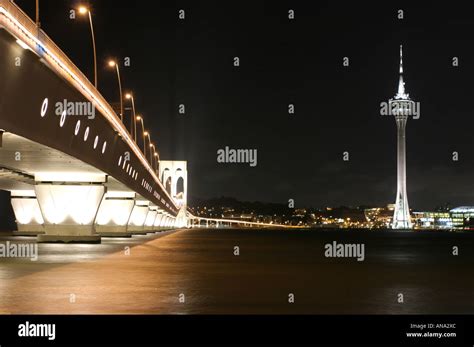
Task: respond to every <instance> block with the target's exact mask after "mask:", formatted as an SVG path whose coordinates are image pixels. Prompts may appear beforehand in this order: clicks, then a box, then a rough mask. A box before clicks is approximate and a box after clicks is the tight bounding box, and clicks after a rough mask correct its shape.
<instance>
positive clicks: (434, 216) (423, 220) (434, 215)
mask: <svg viewBox="0 0 474 347" xmlns="http://www.w3.org/2000/svg"><path fill="white" fill-rule="evenodd" d="M413 221H414V224H415V228H416V229H452V228H453V222H452V219H451V215H450V213H449V212H413Z"/></svg>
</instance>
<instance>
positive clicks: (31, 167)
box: [0, 132, 175, 242]
mask: <svg viewBox="0 0 474 347" xmlns="http://www.w3.org/2000/svg"><path fill="white" fill-rule="evenodd" d="M0 140H1V141H0V143H1V146H0V159H1V161H0V162H1V165H0V189H1V190H7V191H10V192H11V197H12V206H13V210H14V213H15V217H16V221H17V226H18V233H19V234H22V235H38V241H40V242H55V241H58V242H100V237H101V236H120V237H130V236H131V235H132V234H143V233H147V232H155V231H161V230H164V229H166V228H171V227H173V226H174V223H173V222H174V220H175V218H174V217H172V216H171V215H168V214H167V213H165V212H164V211H163V210H161V209H159V208H158V207H157V206H154V205H153V204H150V202H149V201H147V200H146V199H145V198H144V197H143V196H141V195H139V194H137V193H135V192H134V191H133V190H130V189H129V188H127V186H125V185H124V184H122V183H121V182H120V181H118V180H117V179H115V178H113V177H111V176H108V175H106V174H105V173H104V172H102V171H100V170H98V169H96V168H94V167H93V166H91V165H89V164H87V163H84V162H82V161H81V160H79V159H76V158H74V157H72V156H69V155H67V154H65V153H62V152H60V151H58V150H55V149H52V148H50V147H47V146H44V145H41V144H39V143H36V142H34V141H31V140H28V139H26V138H24V137H21V136H18V135H15V134H12V133H9V132H4V133H2V135H1V139H0Z"/></svg>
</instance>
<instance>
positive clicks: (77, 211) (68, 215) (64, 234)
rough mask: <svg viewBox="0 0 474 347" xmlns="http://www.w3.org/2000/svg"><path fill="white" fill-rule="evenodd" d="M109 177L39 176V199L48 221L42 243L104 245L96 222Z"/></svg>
mask: <svg viewBox="0 0 474 347" xmlns="http://www.w3.org/2000/svg"><path fill="white" fill-rule="evenodd" d="M105 182H106V177H105V176H104V175H94V174H83V173H81V174H69V173H45V174H35V186H34V188H35V195H36V198H37V201H38V205H39V207H40V209H41V214H42V216H43V220H44V224H43V226H44V234H40V235H38V242H84V243H100V235H99V234H97V233H96V232H95V225H94V222H95V219H96V216H97V212H98V210H99V206H100V203H101V201H102V198H103V197H104V194H105V190H106V188H105V185H104V183H105Z"/></svg>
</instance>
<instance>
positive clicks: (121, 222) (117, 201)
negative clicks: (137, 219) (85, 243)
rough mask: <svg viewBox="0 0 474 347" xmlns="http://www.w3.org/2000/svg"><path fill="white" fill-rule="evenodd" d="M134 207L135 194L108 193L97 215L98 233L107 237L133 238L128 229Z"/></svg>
mask: <svg viewBox="0 0 474 347" xmlns="http://www.w3.org/2000/svg"><path fill="white" fill-rule="evenodd" d="M134 205H135V193H134V192H121V191H109V192H107V193H106V194H105V196H104V199H103V200H102V202H101V204H100V207H99V212H98V213H97V218H96V226H95V228H96V232H97V233H98V234H99V235H100V236H105V237H131V234H130V233H128V232H127V228H128V220H129V219H130V215H131V214H132V209H133V206H134Z"/></svg>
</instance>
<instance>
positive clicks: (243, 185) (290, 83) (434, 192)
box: [16, 0, 474, 210]
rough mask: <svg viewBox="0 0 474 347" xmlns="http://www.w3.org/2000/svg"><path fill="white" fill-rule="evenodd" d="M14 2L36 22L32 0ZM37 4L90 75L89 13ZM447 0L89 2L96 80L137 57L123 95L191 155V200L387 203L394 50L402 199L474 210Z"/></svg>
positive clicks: (467, 55) (469, 55)
mask: <svg viewBox="0 0 474 347" xmlns="http://www.w3.org/2000/svg"><path fill="white" fill-rule="evenodd" d="M16 2H17V3H19V4H20V6H21V7H22V8H23V9H25V10H26V11H27V13H29V14H31V16H32V17H34V1H33V0H22V1H16ZM40 2H41V22H42V28H43V29H44V30H45V31H46V33H47V34H48V35H49V36H50V37H51V38H52V39H53V40H54V41H55V42H56V43H57V44H58V45H59V46H60V47H61V48H62V49H63V50H64V51H65V52H66V53H67V54H68V55H69V57H70V58H71V59H72V61H73V62H75V63H76V64H77V66H78V67H79V68H80V69H81V70H82V71H83V72H84V73H85V74H86V75H87V76H91V79H92V76H93V64H92V63H93V60H92V46H91V39H90V29H89V26H88V21H87V20H86V19H85V18H78V19H76V20H71V19H69V9H71V8H72V7H74V6H76V5H78V4H79V2H74V1H69V0H67V1H52V0H42V1H40ZM451 4H452V6H449V7H448V6H447V5H446V3H443V4H442V5H443V6H442V5H441V4H440V5H437V4H436V3H434V2H431V1H430V2H417V4H414V3H412V2H406V3H403V2H400V1H396V2H395V1H391V2H389V1H380V2H378V3H375V2H374V3H367V4H362V3H361V2H359V1H331V2H324V1H311V2H310V1H306V2H303V1H287V2H282V1H177V2H173V1H157V0H154V1H145V0H141V1H118V0H97V1H93V2H90V5H91V7H92V11H93V20H94V29H95V31H96V43H97V50H98V61H99V89H100V91H101V92H102V93H103V94H104V96H105V97H106V98H107V99H108V100H109V101H111V102H116V101H118V88H117V81H116V76H115V74H114V71H113V70H110V69H109V68H108V67H107V65H106V62H107V60H108V59H109V58H118V59H123V58H124V57H130V59H131V66H130V67H124V66H122V67H121V73H122V78H123V85H124V89H126V90H132V91H133V92H134V94H135V100H136V105H137V110H138V112H139V113H141V114H143V116H144V118H145V125H146V127H147V128H148V129H149V130H151V132H152V138H153V140H154V141H155V142H156V143H157V144H158V148H159V151H160V156H161V158H162V159H175V160H187V161H188V171H189V172H188V176H189V195H190V197H191V203H192V199H193V197H194V198H209V197H217V196H221V195H224V196H231V197H235V198H238V199H239V200H250V201H254V200H258V201H266V202H282V203H286V202H287V201H288V199H294V200H295V207H301V206H313V207H323V206H339V205H353V206H356V205H386V204H388V203H393V202H394V199H395V192H396V124H395V120H394V119H393V117H390V116H381V115H380V111H379V105H380V103H381V102H383V101H387V100H388V99H389V98H391V97H393V96H394V95H395V93H396V90H397V84H398V63H399V45H400V44H403V47H404V68H405V74H404V77H405V82H406V89H407V92H408V93H409V94H410V97H411V98H412V99H413V100H415V101H419V102H421V117H420V119H418V120H413V119H409V120H408V125H407V187H408V200H409V204H410V207H411V208H412V209H415V210H428V209H433V208H435V207H436V206H438V205H441V204H445V203H451V205H452V206H453V207H454V206H458V205H474V193H473V179H472V174H471V173H472V169H473V166H474V148H473V146H472V142H473V139H472V137H473V130H474V115H473V112H474V107H473V104H472V100H473V97H472V96H473V93H474V85H473V82H472V81H473V80H474V16H473V15H472V11H471V9H470V8H468V7H463V5H462V4H459V3H458V2H456V3H454V2H453V3H451ZM179 9H184V10H185V11H186V12H185V13H186V19H185V20H184V21H182V20H179V19H178V10H179ZM289 9H293V10H294V11H295V19H294V20H289V19H288V10H289ZM399 9H402V10H403V11H404V19H403V20H399V19H397V15H398V13H397V11H398V10H399ZM235 56H237V57H239V58H240V67H234V66H233V58H234V57H235ZM344 56H347V57H349V59H350V60H349V62H350V66H349V67H344V66H343V64H342V62H343V57H344ZM454 56H456V57H458V58H459V66H458V67H453V66H452V58H453V57H454ZM290 103H292V104H294V105H295V114H294V115H289V114H288V104H290ZM179 104H185V107H186V114H185V115H180V114H178V105H179ZM225 146H229V147H231V148H236V149H238V148H242V149H245V148H249V149H257V150H258V165H257V166H256V167H250V166H249V165H248V164H219V163H217V160H216V158H217V150H218V149H221V148H224V147H225ZM344 151H348V152H349V155H350V160H349V161H348V162H345V161H343V160H342V158H343V155H342V153H343V152H344ZM453 151H457V152H459V161H457V162H455V161H453V160H452V152H453Z"/></svg>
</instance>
